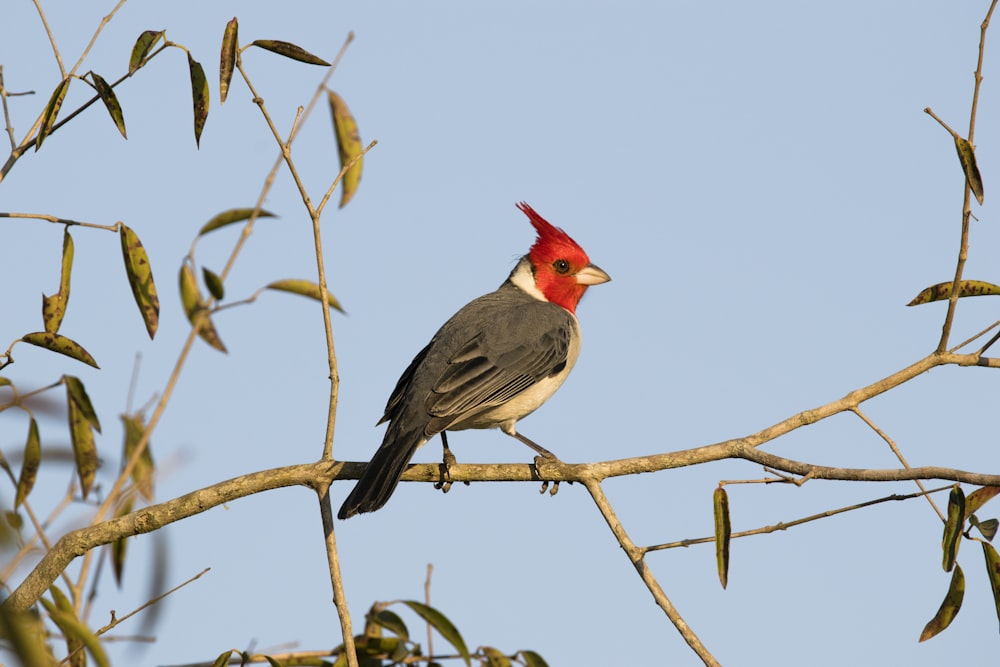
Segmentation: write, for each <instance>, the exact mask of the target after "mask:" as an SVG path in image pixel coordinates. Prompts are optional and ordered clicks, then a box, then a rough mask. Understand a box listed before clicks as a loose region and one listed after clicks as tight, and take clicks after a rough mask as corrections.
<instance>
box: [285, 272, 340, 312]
mask: <svg viewBox="0 0 1000 667" xmlns="http://www.w3.org/2000/svg"><path fill="white" fill-rule="evenodd" d="M267 289H273V290H279V291H281V292H291V293H292V294H298V295H300V296H304V297H308V298H310V299H315V300H316V301H320V300H321V292H320V289H319V285H318V284H317V283H314V282H311V281H308V280H300V279H298V278H286V279H285V280H275V281H274V282H272V283H269V284H268V285H267ZM326 296H327V303H328V304H329V305H330V307H331V308H333V309H335V310H339V311H340V312H342V313H343V312H344V309H343V307H341V305H340V302H339V301H338V300H337V298H336V297H335V296H333V294H331V293H330V291H329V290H327V292H326Z"/></svg>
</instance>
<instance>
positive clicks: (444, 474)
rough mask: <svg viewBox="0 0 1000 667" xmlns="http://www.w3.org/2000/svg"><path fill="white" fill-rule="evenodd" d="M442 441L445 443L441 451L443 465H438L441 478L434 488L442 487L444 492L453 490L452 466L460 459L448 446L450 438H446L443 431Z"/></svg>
mask: <svg viewBox="0 0 1000 667" xmlns="http://www.w3.org/2000/svg"><path fill="white" fill-rule="evenodd" d="M441 442H442V444H443V451H442V453H441V465H440V466H438V470H439V474H440V476H441V478H440V479H439V480H438V481H437V482H435V483H434V488H435V489H441V492H442V493H448V491H450V490H451V483H452V482H451V467H452V466H453V465H456V464H457V463H458V459H456V458H455V455H454V454H452V453H451V449H450V448H449V447H448V440H447V439H446V438H445V435H444V433H443V432H442V433H441Z"/></svg>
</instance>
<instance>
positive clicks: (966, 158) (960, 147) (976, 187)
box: [955, 134, 983, 206]
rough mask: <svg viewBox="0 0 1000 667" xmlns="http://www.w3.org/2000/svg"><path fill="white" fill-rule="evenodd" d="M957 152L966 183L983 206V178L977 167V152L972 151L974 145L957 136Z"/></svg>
mask: <svg viewBox="0 0 1000 667" xmlns="http://www.w3.org/2000/svg"><path fill="white" fill-rule="evenodd" d="M955 150H957V151H958V161H959V162H961V163H962V171H964V172H965V182H966V183H967V184H968V185H969V188H970V189H971V190H972V194H973V195H974V196H975V198H976V201H977V202H979V205H980V206H982V205H983V177H982V176H980V175H979V167H977V166H976V152H975V151H974V150H973V149H972V144H970V143H969V142H968V141H966V140H965V139H963V138H962V137H960V136H958V135H957V134H956V135H955Z"/></svg>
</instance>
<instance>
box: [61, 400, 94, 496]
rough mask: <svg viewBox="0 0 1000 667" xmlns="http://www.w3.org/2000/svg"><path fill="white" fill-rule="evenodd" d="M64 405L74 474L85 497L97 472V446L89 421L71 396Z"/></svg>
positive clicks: (92, 484)
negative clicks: (74, 464)
mask: <svg viewBox="0 0 1000 667" xmlns="http://www.w3.org/2000/svg"><path fill="white" fill-rule="evenodd" d="M66 405H67V407H68V408H69V435H70V440H71V441H72V443H73V458H74V460H75V462H76V474H77V476H78V477H79V478H80V492H81V494H82V495H83V497H84V499H86V498H87V494H88V493H90V489H91V487H93V486H94V475H95V473H96V472H97V446H96V445H95V444H94V432H93V431H92V430H91V425H90V422H89V421H88V420H87V418H86V416H84V414H83V412H82V411H81V410H80V406H79V405H77V403H76V401H74V400H73V399H72V398H70V399H69V400H68V401H66Z"/></svg>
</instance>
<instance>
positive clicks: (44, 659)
mask: <svg viewBox="0 0 1000 667" xmlns="http://www.w3.org/2000/svg"><path fill="white" fill-rule="evenodd" d="M0 635H2V636H3V639H4V644H5V646H4V649H5V653H7V654H8V655H10V654H13V655H16V656H17V657H18V658H19V659H20V662H19V663H18V664H22V665H54V664H56V663H57V661H56V659H55V656H53V655H52V651H51V649H50V647H49V646H47V645H46V642H45V638H46V637H47V636H48V631H47V628H45V627H44V625H43V622H42V619H41V616H40V615H39V614H38V613H37V612H35V610H34V609H31V610H29V611H23V612H17V611H12V610H10V609H8V608H7V607H6V606H5V605H0Z"/></svg>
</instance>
